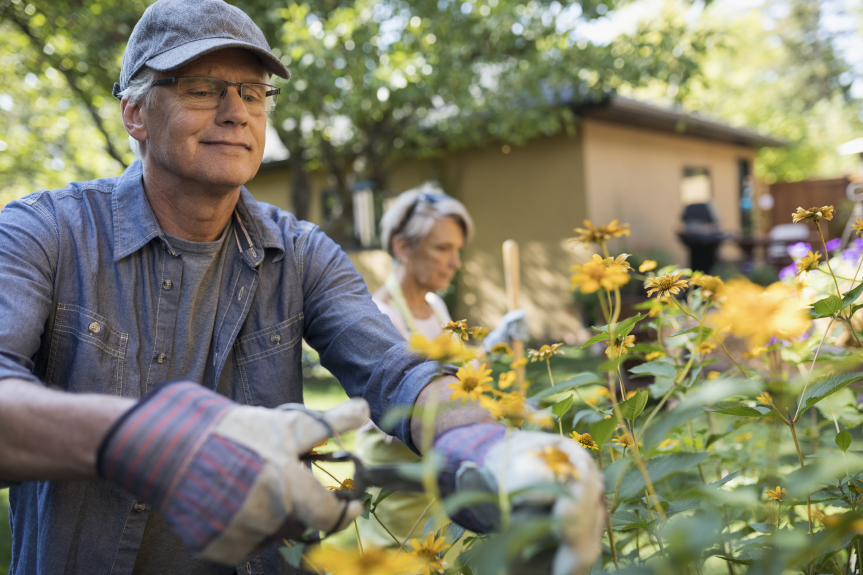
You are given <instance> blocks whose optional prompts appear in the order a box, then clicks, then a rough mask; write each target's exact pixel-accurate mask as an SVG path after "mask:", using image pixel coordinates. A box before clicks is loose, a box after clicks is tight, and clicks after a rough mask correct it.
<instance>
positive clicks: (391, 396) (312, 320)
mask: <svg viewBox="0 0 863 575" xmlns="http://www.w3.org/2000/svg"><path fill="white" fill-rule="evenodd" d="M300 244H301V245H299V246H298V258H300V262H298V266H299V269H300V270H301V273H302V281H303V298H304V306H303V307H304V310H303V313H304V317H305V337H306V341H308V343H309V345H311V346H312V347H314V348H315V349H316V350H317V351H318V352H319V353H320V357H321V365H323V366H324V367H325V368H327V369H328V370H329V371H330V372H331V373H332V374H333V375H334V376H335V377H336V378H337V379H338V380H339V382H340V383H341V384H342V387H344V389H345V391H346V392H347V394H348V395H349V396H351V397H362V398H363V399H365V400H366V401H367V402H368V404H369V407H370V410H371V418H372V421H374V422H375V423H376V424H377V425H378V426H381V423H382V420H383V418H384V417H385V415H386V414H387V412H389V411H390V410H392V409H397V408H409V407H411V406H413V404H414V403H415V402H416V399H417V397H418V396H419V393H420V391H422V389H423V388H424V387H425V386H426V385H428V384H429V383H430V382H431V381H432V380H433V379H434V378H435V377H437V376H439V375H442V374H443V373H447V374H453V373H455V368H453V367H452V366H444V367H443V368H442V367H440V366H439V365H438V364H437V363H436V362H433V361H428V360H425V359H423V358H421V357H420V356H418V355H416V354H414V353H412V352H411V351H410V350H409V348H408V344H407V342H406V341H405V339H404V337H402V336H401V334H399V332H398V331H397V330H396V328H395V327H394V326H393V324H392V321H390V319H389V318H388V317H387V316H386V315H385V314H383V313H382V312H381V311H380V310H379V309H378V307H377V305H375V303H374V302H373V301H372V298H371V295H370V294H369V291H368V288H367V287H366V284H365V281H364V280H363V278H362V276H361V275H360V274H359V272H357V270H356V268H355V267H354V265H353V264H352V263H351V261H350V259H349V258H348V256H347V254H345V252H344V251H343V250H342V249H341V248H340V247H339V246H338V245H336V243H335V242H333V241H332V240H331V239H330V238H329V237H327V236H326V235H325V234H324V233H323V232H321V231H320V230H319V229H318V228H317V226H312V227H310V229H309V231H308V233H307V234H305V235H303V236H302V238H301V240H300ZM385 431H387V432H388V433H392V434H393V435H395V436H396V437H398V438H399V439H401V440H402V441H403V442H404V443H405V445H407V446H408V447H409V448H411V449H412V450H413V451H414V452H416V453H419V451H418V449H417V448H416V446H414V444H413V442H412V441H411V433H410V417H408V416H407V413H406V414H405V417H403V418H401V419H400V420H399V421H398V423H396V424H395V426H394V427H391V428H390V429H385Z"/></svg>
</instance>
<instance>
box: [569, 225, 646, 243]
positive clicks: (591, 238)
mask: <svg viewBox="0 0 863 575" xmlns="http://www.w3.org/2000/svg"><path fill="white" fill-rule="evenodd" d="M573 231H574V232H575V233H577V234H578V237H577V238H572V239H571V240H570V241H573V242H579V243H582V244H603V243H605V242H607V241H608V240H610V239H611V238H619V237H620V236H628V235H631V234H632V232H631V231H630V230H629V224H621V225H618V223H617V220H611V223H609V224H608V225H607V226H599V227H598V228H595V227H593V222H591V221H590V220H584V228H575V229H574V230H573Z"/></svg>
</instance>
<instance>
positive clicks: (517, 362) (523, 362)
mask: <svg viewBox="0 0 863 575" xmlns="http://www.w3.org/2000/svg"><path fill="white" fill-rule="evenodd" d="M526 365H527V358H526V357H520V358H518V359H517V360H515V361H514V362H512V363H511V364H509V368H510V369H518V368H520V367H524V366H526Z"/></svg>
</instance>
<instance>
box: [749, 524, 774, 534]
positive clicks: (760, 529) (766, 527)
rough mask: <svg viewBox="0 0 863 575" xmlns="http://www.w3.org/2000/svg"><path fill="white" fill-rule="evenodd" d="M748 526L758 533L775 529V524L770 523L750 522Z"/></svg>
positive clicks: (770, 531)
mask: <svg viewBox="0 0 863 575" xmlns="http://www.w3.org/2000/svg"><path fill="white" fill-rule="evenodd" d="M749 526H750V527H752V528H753V529H755V530H756V531H758V532H759V533H773V532H774V531H776V526H775V525H774V524H772V523H750V524H749Z"/></svg>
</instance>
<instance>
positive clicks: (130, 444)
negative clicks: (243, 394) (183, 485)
mask: <svg viewBox="0 0 863 575" xmlns="http://www.w3.org/2000/svg"><path fill="white" fill-rule="evenodd" d="M234 405H235V404H234V403H233V402H232V401H230V400H228V399H227V398H225V397H224V396H221V395H219V394H217V393H215V392H213V391H211V390H209V389H206V388H205V387H202V386H201V385H198V384H197V383H192V382H170V383H165V384H162V385H159V386H158V387H156V388H155V389H154V390H153V391H152V392H151V393H150V394H148V395H147V396H146V397H145V398H144V399H142V400H141V401H139V402H138V403H137V404H135V406H133V407H132V408H131V409H130V410H129V411H127V412H126V413H124V414H123V416H122V417H121V418H120V419H119V420H117V422H115V423H114V425H113V426H112V427H111V429H110V430H109V431H108V433H107V434H106V435H105V438H104V439H103V440H102V443H101V444H100V446H99V450H98V453H97V460H96V469H97V471H98V473H99V475H100V476H101V477H103V478H104V479H107V480H110V481H112V482H114V483H116V484H118V485H119V486H120V487H122V488H123V489H125V490H126V491H128V492H130V493H133V494H134V495H136V496H137V497H139V498H140V499H141V500H144V501H147V502H149V503H151V504H152V505H153V506H154V507H156V508H159V507H161V505H162V503H163V501H164V500H165V497H166V495H167V494H168V493H170V492H171V491H172V489H173V487H174V484H175V483H176V481H177V480H178V479H179V477H180V476H181V474H182V472H183V470H184V469H185V467H186V466H187V461H188V459H189V458H190V457H191V455H192V454H194V453H195V452H196V451H197V450H198V448H199V447H200V444H201V443H202V442H203V440H204V439H205V438H206V436H207V434H208V433H209V431H210V430H211V429H212V428H213V426H214V425H215V424H216V423H217V422H218V421H219V420H220V419H221V417H222V416H223V415H224V414H225V413H226V412H227V411H228V410H229V409H231V408H232V407H233V406H234Z"/></svg>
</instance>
